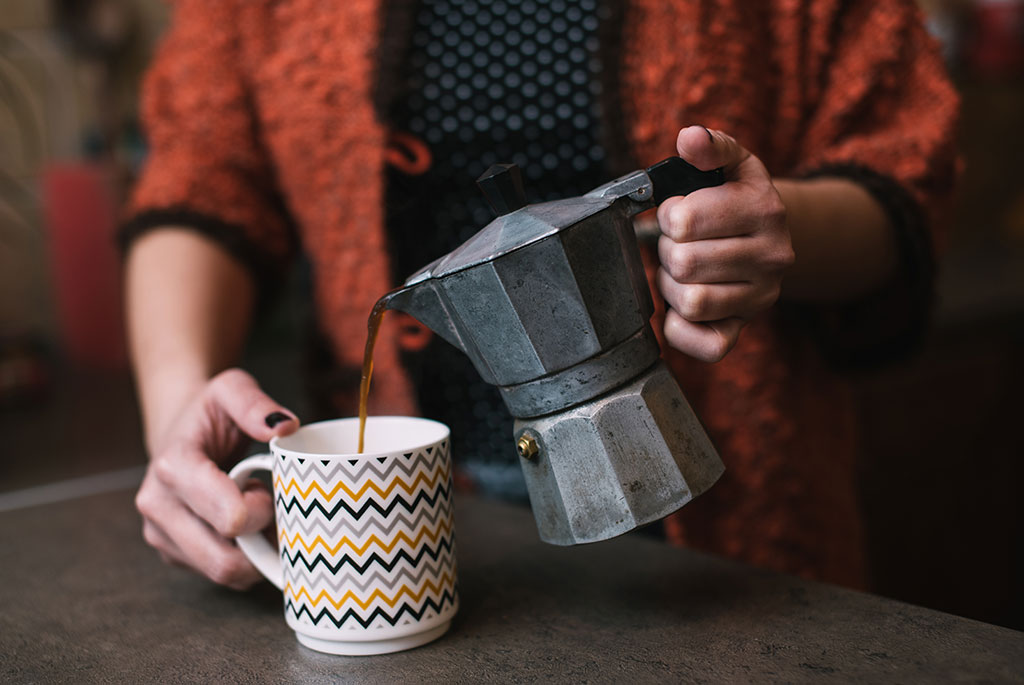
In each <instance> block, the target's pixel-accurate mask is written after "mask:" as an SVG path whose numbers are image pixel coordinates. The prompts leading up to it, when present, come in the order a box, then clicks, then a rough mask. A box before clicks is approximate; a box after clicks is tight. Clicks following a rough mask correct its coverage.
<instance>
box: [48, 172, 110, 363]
mask: <svg viewBox="0 0 1024 685" xmlns="http://www.w3.org/2000/svg"><path fill="white" fill-rule="evenodd" d="M115 207H116V204H115V201H114V193H113V191H112V189H111V186H110V181H109V176H108V175H107V173H106V172H105V171H104V170H103V169H102V168H101V167H100V166H99V165H96V164H89V163H74V162H69V163H56V164H50V165H49V166H48V167H47V169H46V170H45V171H44V173H43V208H44V212H45V216H46V224H47V228H48V230H49V243H50V261H51V265H50V266H51V273H52V278H53V291H54V295H55V297H56V300H57V316H58V321H59V322H60V329H61V336H62V342H63V346H64V350H65V352H66V354H67V356H68V359H69V361H71V362H72V363H75V364H79V365H82V366H88V367H98V368H120V367H124V366H125V365H126V362H127V353H126V346H125V335H124V315H123V310H122V303H121V267H120V256H119V255H118V251H117V247H116V245H115V244H114V230H115V216H116V210H115Z"/></svg>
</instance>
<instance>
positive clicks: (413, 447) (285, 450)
mask: <svg viewBox="0 0 1024 685" xmlns="http://www.w3.org/2000/svg"><path fill="white" fill-rule="evenodd" d="M381 419H401V420H403V421H409V422H412V423H419V424H433V425H435V426H439V427H440V428H441V429H442V431H443V432H442V433H441V435H440V436H439V437H437V438H434V439H433V440H427V441H420V442H417V443H412V444H409V445H408V446H405V447H402V448H401V449H400V450H397V449H393V450H384V451H377V452H362V453H359V452H354V451H353V452H350V453H346V452H312V451H306V450H299V449H294V448H290V447H287V446H282V445H281V444H280V443H281V441H282V440H284V441H287V440H288V439H289V438H292V437H294V436H295V435H297V434H298V433H299V432H300V431H302V430H303V429H304V428H312V427H314V426H324V425H329V424H342V423H352V422H355V423H357V424H358V422H359V417H358V416H348V417H342V418H337V419H327V420H324V421H314V422H313V423H306V424H302V425H300V426H299V428H298V429H297V430H296V431H295V432H294V433H290V434H288V435H276V436H274V437H273V438H271V439H270V443H269V447H270V451H271V452H273V453H275V454H277V455H279V456H280V455H284V456H288V457H295V458H299V459H349V460H352V459H380V458H381V457H394V456H396V454H398V455H401V454H403V453H405V452H413V451H417V450H421V449H423V448H424V447H429V446H430V445H434V444H437V443H439V442H443V441H445V440H449V439H450V438H451V428H449V427H448V425H447V424H444V423H442V422H440V421H436V420H434V419H427V418H424V417H421V416H400V415H386V416H379V415H374V416H368V417H366V425H367V429H369V426H370V424H371V423H373V422H376V421H379V420H381Z"/></svg>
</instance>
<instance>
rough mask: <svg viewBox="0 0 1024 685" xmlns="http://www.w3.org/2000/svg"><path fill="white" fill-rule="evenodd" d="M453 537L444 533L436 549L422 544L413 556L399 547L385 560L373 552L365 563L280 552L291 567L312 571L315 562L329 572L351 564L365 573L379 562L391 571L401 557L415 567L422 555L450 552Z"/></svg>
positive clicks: (335, 571)
mask: <svg viewBox="0 0 1024 685" xmlns="http://www.w3.org/2000/svg"><path fill="white" fill-rule="evenodd" d="M453 538H454V536H452V538H449V537H448V536H446V535H442V536H441V539H440V541H439V542H438V544H437V548H436V549H432V548H431V547H430V545H423V547H421V548H420V551H419V552H417V553H416V556H415V557H412V556H411V555H410V554H409V553H408V552H407V551H405V550H404V549H400V550H398V554H396V555H395V556H394V558H392V559H391V561H387V560H385V559H384V558H383V557H381V556H380V555H379V554H377V553H376V552H374V553H373V554H371V555H370V557H369V558H368V559H367V560H366V563H364V564H362V565H360V564H359V562H358V561H357V560H355V559H353V558H352V557H350V556H348V555H345V556H343V557H342V558H341V559H339V560H338V563H337V564H332V563H331V562H330V561H328V560H327V559H326V558H325V557H324V555H323V554H317V555H316V557H315V558H314V559H313V561H312V562H310V561H309V560H308V559H306V557H305V556H304V555H303V554H302V552H301V551H298V552H296V553H295V556H294V557H293V556H291V555H290V554H288V550H287V549H286V550H284V551H282V552H281V558H282V559H283V560H284V561H285V562H287V563H288V564H289V565H291V566H293V567H296V566H298V565H299V562H301V563H302V565H303V566H305V567H306V569H307V570H309V571H312V570H313V569H314V568H316V566H317V564H323V565H324V566H326V567H327V568H328V569H330V571H331V573H338V572H339V571H341V569H342V568H344V566H345V564H348V565H349V566H351V567H352V569H353V570H355V571H356V572H357V573H365V572H366V569H368V568H370V566H371V565H373V564H380V566H381V567H382V568H383V569H384V570H386V571H391V570H393V569H394V568H395V566H397V565H398V563H399V562H400V561H402V560H403V559H404V560H405V561H407V562H408V563H409V564H411V565H412V566H413V567H414V568H415V567H416V565H417V564H419V563H420V561H422V560H423V557H424V556H429V557H430V559H431V560H432V561H437V558H438V557H439V556H441V552H442V551H447V552H448V553H449V554H450V553H452V547H453V543H454V539H453Z"/></svg>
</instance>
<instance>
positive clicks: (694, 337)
mask: <svg viewBox="0 0 1024 685" xmlns="http://www.w3.org/2000/svg"><path fill="white" fill-rule="evenodd" d="M742 329H743V321H742V320H741V319H725V320H722V321H712V322H707V323H694V322H692V321H687V320H686V319H684V318H683V317H681V316H679V314H678V312H676V311H674V310H671V309H670V310H668V312H666V314H665V340H666V342H668V344H669V345H671V346H672V347H674V348H676V349H677V350H679V351H680V352H683V353H684V354H688V355H690V356H691V357H694V358H695V359H699V360H701V361H705V362H717V361H719V360H721V359H722V358H723V357H725V355H726V354H727V353H728V352H729V350H731V349H732V348H733V347H734V346H735V345H736V341H737V340H739V337H740V331H741V330H742Z"/></svg>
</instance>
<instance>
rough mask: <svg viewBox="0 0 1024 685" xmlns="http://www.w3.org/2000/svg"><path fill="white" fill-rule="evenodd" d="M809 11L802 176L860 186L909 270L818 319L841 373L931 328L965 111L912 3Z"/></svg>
mask: <svg viewBox="0 0 1024 685" xmlns="http://www.w3.org/2000/svg"><path fill="white" fill-rule="evenodd" d="M807 7H808V12H809V13H810V16H809V17H808V20H807V21H806V23H804V26H808V27H810V30H809V31H807V33H806V34H805V36H804V42H803V48H804V60H805V61H804V65H803V66H804V68H805V69H806V70H807V71H806V74H805V78H804V81H803V83H804V87H805V88H806V89H807V90H806V91H805V97H806V98H807V99H806V102H808V103H810V106H809V107H808V108H807V112H808V113H807V115H806V117H807V118H806V119H805V123H804V126H803V135H802V138H801V140H800V144H799V146H798V148H797V159H796V161H795V164H794V167H795V174H796V175H797V176H804V177H812V176H822V175H828V176H842V177H846V178H849V179H851V180H853V181H855V182H857V183H859V184H861V185H862V186H863V187H864V188H865V189H866V190H867V191H868V192H869V193H870V194H871V195H872V196H873V197H874V198H875V199H876V200H877V201H878V202H879V204H880V205H881V206H882V207H883V208H884V209H885V210H886V212H887V214H888V216H889V219H890V222H891V223H892V225H893V227H894V229H895V237H896V242H897V245H898V248H899V251H900V263H901V267H900V270H899V273H898V275H897V276H896V277H895V278H894V279H893V280H892V282H890V283H889V284H887V285H886V286H885V287H884V288H883V289H881V290H879V291H878V292H877V293H874V294H873V295H869V296H868V297H866V298H863V299H862V300H860V301H858V302H851V303H847V304H844V305H839V306H834V307H827V308H817V309H816V310H815V311H813V312H812V319H813V322H814V324H815V326H816V328H817V330H818V333H819V334H820V335H821V337H822V339H823V340H824V341H825V343H826V345H825V350H826V353H828V354H830V355H831V356H832V357H833V358H834V359H835V360H836V361H838V362H840V363H843V364H860V363H874V362H877V361H884V360H886V359H888V358H898V357H900V356H902V355H903V354H904V353H906V352H908V351H910V350H912V349H913V348H915V347H916V346H917V344H918V343H919V342H920V340H921V339H922V336H923V334H924V331H925V330H926V328H927V322H928V318H929V314H930V308H931V307H930V305H931V302H932V299H933V298H932V294H933V286H934V276H935V255H936V252H937V246H941V244H942V242H943V240H942V238H943V236H942V232H943V228H944V226H943V221H942V218H941V217H942V216H943V210H944V209H945V208H946V207H947V206H948V203H949V200H950V196H951V194H952V190H953V185H954V180H955V177H956V174H957V165H958V159H957V155H956V151H955V146H954V136H955V133H954V132H955V127H956V120H957V113H958V106H959V100H958V97H957V94H956V92H955V90H954V89H953V86H952V84H951V83H950V81H949V78H948V76H947V75H946V71H945V67H944V65H943V62H942V58H941V55H940V51H939V48H938V45H937V42H936V41H934V40H933V39H932V37H931V36H929V35H928V34H927V31H926V30H925V28H924V22H923V20H922V16H921V13H920V10H919V9H918V7H917V5H916V3H914V2H913V1H912V0H879V1H873V0H847V1H845V2H836V3H828V2H823V3H809V4H808V5H807ZM822 8H828V9H830V10H831V11H825V10H823V9H822ZM816 12H817V14H815V13H816Z"/></svg>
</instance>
